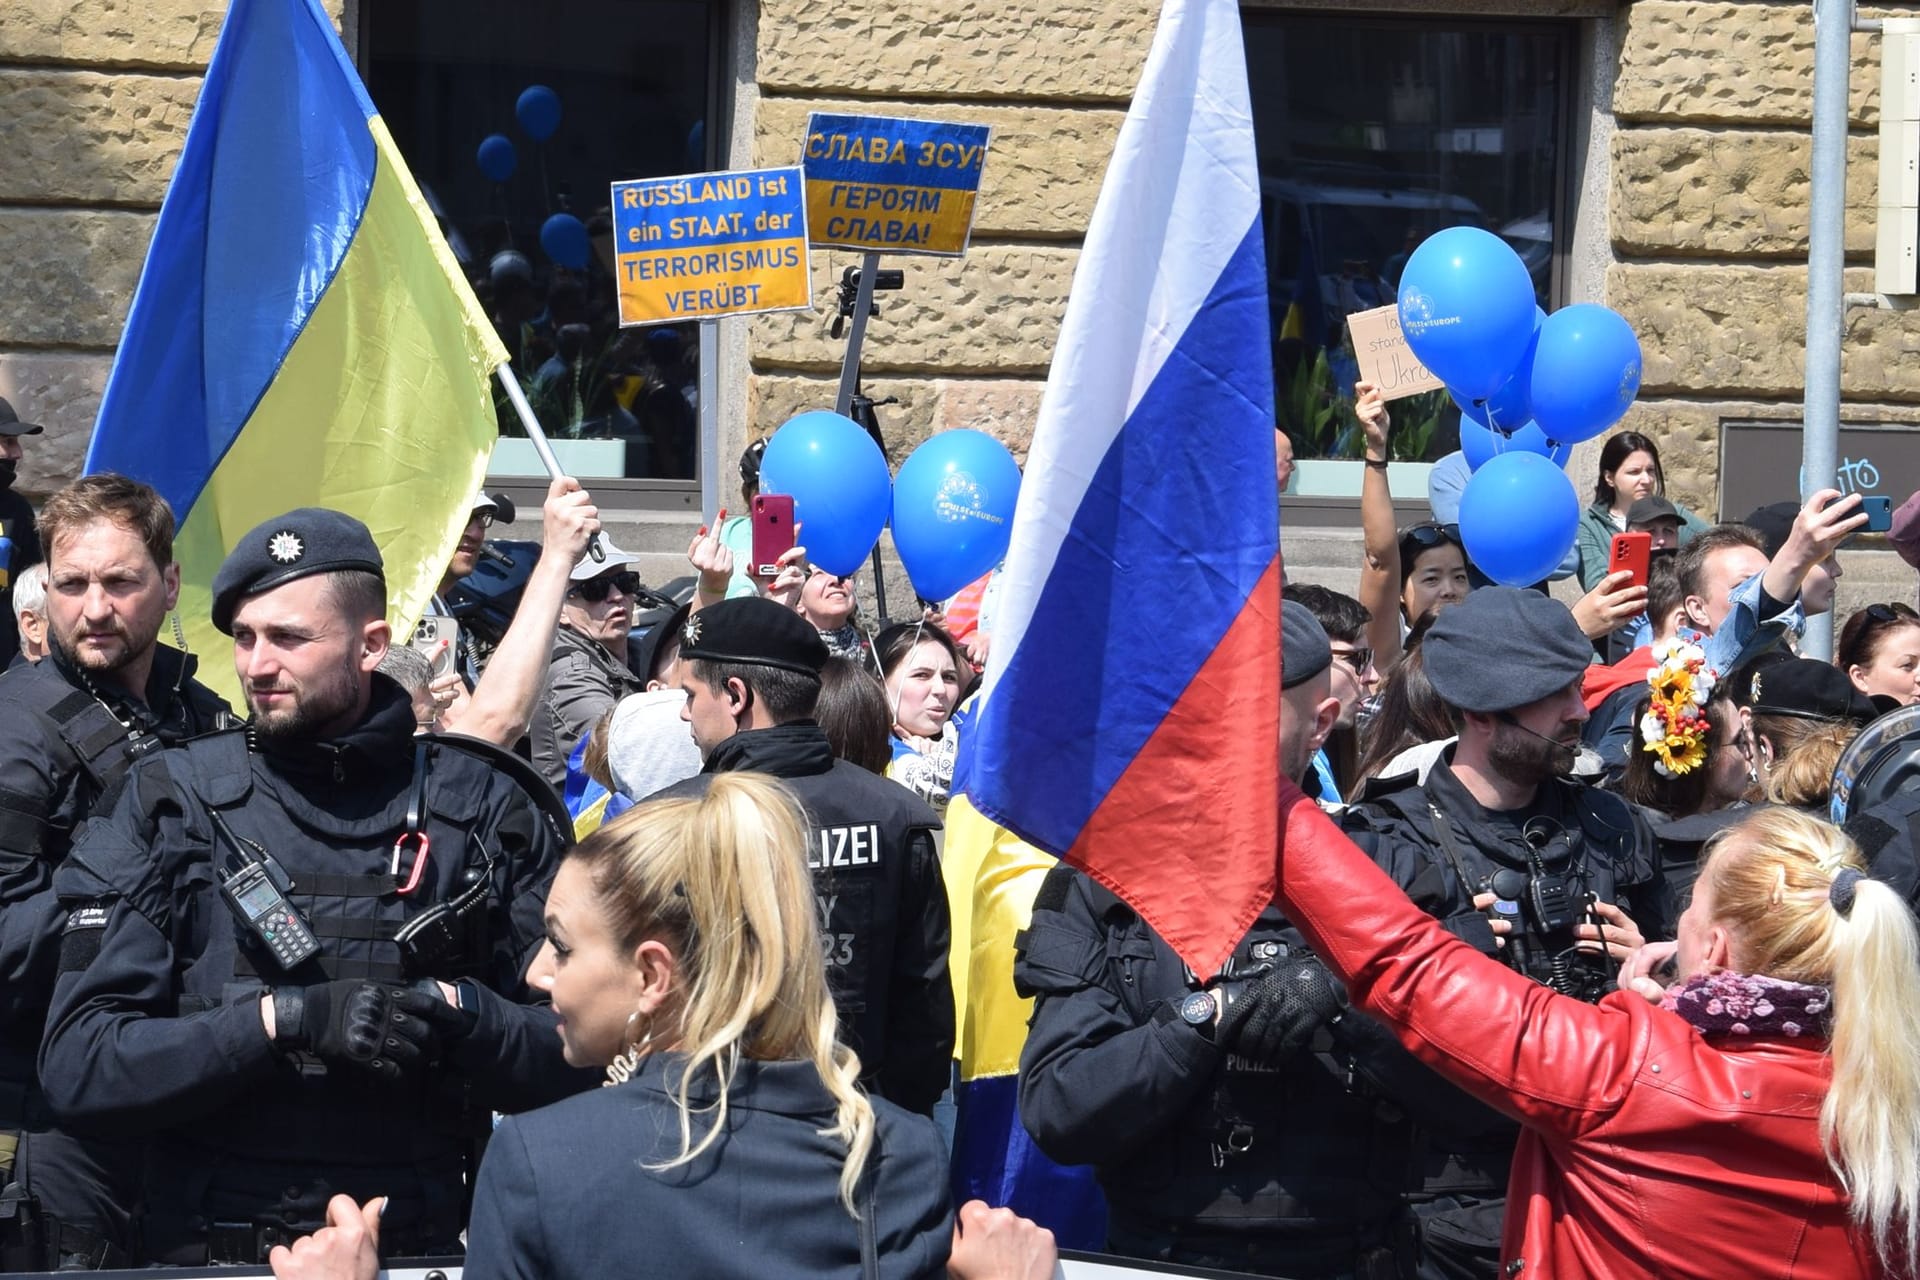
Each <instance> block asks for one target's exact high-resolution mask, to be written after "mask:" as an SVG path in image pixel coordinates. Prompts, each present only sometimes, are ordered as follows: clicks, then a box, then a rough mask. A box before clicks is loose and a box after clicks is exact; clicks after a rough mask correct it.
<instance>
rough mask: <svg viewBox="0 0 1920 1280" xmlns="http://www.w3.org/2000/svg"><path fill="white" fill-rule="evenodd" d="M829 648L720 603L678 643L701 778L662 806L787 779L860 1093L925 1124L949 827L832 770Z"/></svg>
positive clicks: (946, 1059) (944, 1000)
mask: <svg viewBox="0 0 1920 1280" xmlns="http://www.w3.org/2000/svg"><path fill="white" fill-rule="evenodd" d="M826 664H827V647H826V645H825V644H824V643H823V642H822V641H821V639H820V633H819V632H817V631H815V630H814V629H813V628H812V627H811V626H810V625H808V624H807V623H806V622H805V621H804V620H803V619H802V618H801V617H800V616H799V615H798V614H796V613H794V612H793V611H792V610H791V609H788V608H786V607H784V606H782V605H778V604H775V603H774V602H773V601H771V600H767V599H765V598H762V597H758V596H742V597H739V598H737V599H732V600H722V601H719V602H718V603H715V604H710V605H708V606H707V607H706V608H704V609H701V610H700V611H699V612H697V613H695V614H693V615H692V616H690V617H689V618H688V619H687V620H686V622H685V623H684V624H683V625H682V627H681V630H680V658H679V663H678V673H679V681H680V687H681V688H682V689H683V690H685V691H686V697H687V703H686V707H685V709H684V710H683V711H682V712H681V715H682V716H683V717H684V718H685V719H686V720H687V722H688V724H689V726H690V727H691V731H692V733H693V740H694V743H695V744H696V745H697V746H699V748H700V753H701V755H702V757H703V758H704V759H705V760H706V766H705V769H704V771H703V772H702V773H701V775H700V776H699V777H695V778H689V779H687V780H686V781H685V782H680V783H675V784H674V785H673V786H671V787H668V788H667V789H666V790H664V791H661V792H658V793H656V794H658V795H662V796H690V795H700V794H702V793H704V792H705V790H706V787H707V783H708V780H709V777H710V776H711V775H712V774H716V773H725V772H729V771H732V770H744V769H750V770H753V771H754V772H756V773H766V774H771V775H772V776H774V777H776V778H779V779H781V780H782V781H783V782H785V783H786V784H787V785H788V786H789V787H791V788H793V791H794V794H795V795H797V796H798V797H799V798H800V801H801V803H802V804H803V805H805V806H806V809H807V814H808V819H809V824H810V829H809V831H808V841H809V844H808V853H807V857H808V864H809V866H810V867H811V868H812V870H813V875H814V890H815V892H816V893H817V894H818V895H819V898H820V901H821V903H822V905H823V907H824V913H825V919H826V926H825V934H824V939H823V941H824V944H825V947H826V957H827V969H828V978H829V981H830V983H831V986H832V989H833V998H834V1004H835V1005H836V1007H837V1008H838V1009H839V1012H840V1025H841V1031H842V1034H843V1035H844V1036H845V1037H846V1040H847V1043H848V1044H850V1045H852V1046H853V1048H854V1050H855V1051H856V1052H858V1053H859V1055H860V1065H861V1068H862V1079H863V1080H864V1081H865V1082H866V1083H867V1085H868V1087H869V1088H871V1089H873V1090H874V1091H875V1092H876V1093H878V1094H880V1095H881V1096H882V1097H884V1098H887V1099H888V1100H889V1101H892V1102H895V1103H897V1104H899V1105H900V1106H903V1107H906V1108H907V1109H908V1110H911V1111H919V1112H923V1113H930V1112H931V1111H932V1110H933V1104H934V1103H935V1102H937V1101H939V1099H940V1095H941V1094H942V1093H943V1092H945V1091H946V1088H947V1085H948V1083H949V1079H950V1076H951V1066H950V1064H951V1062H952V1058H953V1040H954V1020H953V988H952V987H951V985H949V980H948V977H947V946H948V942H949V940H950V932H951V929H950V925H949V922H948V917H947V891H946V886H945V884H944V883H943V882H942V880H941V878H940V859H939V856H938V854H937V853H936V851H935V849H934V842H933V834H934V832H935V831H936V830H938V829H939V826H940V819H939V818H937V817H935V816H934V813H933V810H931V809H929V808H927V806H926V805H924V804H922V803H921V802H920V801H919V800H918V799H917V798H916V797H915V796H914V795H913V794H912V793H911V792H909V791H908V790H907V789H906V788H905V787H902V786H900V785H899V784H898V783H895V782H889V781H888V780H887V779H885V778H882V777H879V776H877V775H875V774H872V773H868V772H867V771H866V770H865V769H862V768H860V767H859V766H857V765H854V764H850V763H848V762H847V761H845V760H839V759H836V758H835V757H834V754H833V747H832V745H831V744H830V743H828V741H827V735H826V734H825V733H823V732H821V729H820V726H819V725H817V724H815V723H814V722H813V718H812V717H813V707H814V703H815V702H816V701H818V699H819V697H820V670H821V668H822V667H824V666H826Z"/></svg>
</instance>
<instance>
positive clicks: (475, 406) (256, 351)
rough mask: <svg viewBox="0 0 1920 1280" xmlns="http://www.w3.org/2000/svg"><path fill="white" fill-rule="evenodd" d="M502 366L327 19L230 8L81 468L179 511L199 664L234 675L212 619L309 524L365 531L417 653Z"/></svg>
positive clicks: (184, 602)
mask: <svg viewBox="0 0 1920 1280" xmlns="http://www.w3.org/2000/svg"><path fill="white" fill-rule="evenodd" d="M506 359H507V353H506V350H505V348H504V347H503V346H502V345H501V343H500V340H499V338H498V337H497V336H495V334H494V332H493V328H492V326H491V324H489V323H488V320H487V317H486V314H485V313H484V312H483V311H482V310H481V309H480V305H479V302H478V301H477V300H476V299H475V298H474V296H473V292H472V290H471V289H470V288H469V287H468V286H467V283H466V281H465V280H464V279H463V278H462V276H461V274H460V268H459V264H458V263H457V262H455V261H454V258H453V255H452V253H451V251H449V250H448V248H447V245H446V241H445V240H444V239H443V238H442V236H441V234H440V231H439V229H438V226H437V225H436V223H435V221H434V218H433V215H432V213H431V212H430V211H429V210H428V209H427V206H426V202H425V201H424V200H423V199H422V198H421V195H420V192H419V189H418V188H417V187H415V185H414V182H413V178H412V175H410V174H409V173H408V172H407V167H406V165H405V164H404V163H402V161H401V159H400V153H399V150H398V149H397V148H396V147H395V146H394V142H393V138H392V137H391V136H390V135H389V134H388V133H387V128H386V125H385V124H383V123H382V122H381V120H380V117H379V115H378V113H377V112H375V110H374V106H373V101H372V99H370V98H369V97H368V96H367V91H366V88H365V87H364V86H363V85H362V84H361V83H360V77H359V76H358V75H357V74H356V73H355V72H354V69H353V65H352V63H350V62H349V61H348V60H347V54H346V50H345V49H344V48H342V47H341V44H340V40H339V38H338V36H336V35H335V33H334V29H333V24H332V23H331V21H330V20H329V19H328V18H327V15H326V14H325V13H324V12H323V11H322V9H321V7H320V5H319V3H318V0H233V4H232V7H231V8H230V9H229V10H228V12H227V19H226V25H225V27H224V28H223V29H222V31H221V33H220V42H219V44H218V46H217V47H216V48H215V49H214V53H213V59H212V62H211V64H210V65H209V66H208V68H207V76H206V81H205V83H204V85H203V86H202V88H201V90H200V102H199V105H198V106H197V107H196V108H195V110H194V116H193V123H192V125H191V127H190V128H189V129H188V131H187V141H186V146H185V149H184V150H183V151H182V153H181V156H180V163H179V167H178V168H177V169H176V170H175V172H174V176H173V181H172V184H171V185H170V186H169V187H168V189H167V197H166V201H165V203H164V204H163V205H162V206H161V209H160V218H159V225H158V226H157V227H156V229H155V231H154V236H153V242H152V244H151V245H150V246H149V248H148V250H147V261H146V266H145V268H144V270H143V271H142V272H141V276H140V286H139V288H138V290H137V291H136V292H135V294H134V299H133V309H132V312H131V314H130V315H129V316H128V317H127V327H126V331H125V333H124V334H123V335H122V336H121V340H120V350H119V354H118V356H117V357H116V358H115V361H114V366H113V372H112V374H111V376H110V377H109V379H108V383H107V391H106V396H105V399H104V401H103V402H102V404H101V406H100V418H99V422H98V424H97V425H96V426H95V428H94V434H93V440H92V443H91V445H90V447H89V449H88V452H87V468H86V469H87V470H88V471H89V472H95V471H119V472H124V473H126V474H128V475H132V476H136V477H138V478H140V479H142V480H145V481H146V482H147V483H149V484H151V485H153V486H154V487H155V488H156V489H158V490H159V491H160V492H161V493H162V494H163V495H164V496H165V497H166V499H167V501H168V502H170V503H171V504H172V505H173V509H174V514H175V515H176V517H178V519H179V522H180V529H179V534H178V536H177V538H176V543H175V554H176V557H177V558H178V560H179V562H180V565H181V574H182V587H181V593H180V595H181V605H180V609H181V614H182V615H183V618H184V619H185V620H186V621H187V623H188V630H189V632H190V633H192V634H193V636H194V641H195V643H194V645H193V647H195V648H198V649H201V650H202V651H203V652H208V653H224V652H225V646H226V641H225V640H224V639H223V638H222V637H220V636H218V635H217V634H215V633H214V632H213V629H212V626H211V624H210V622H209V621H208V617H209V614H210V612H211V607H212V590H211V585H212V581H213V575H214V571H215V570H216V569H217V568H218V567H219V565H220V562H221V560H222V559H224V558H225V556H226V554H227V553H228V552H229V551H230V550H232V549H233V546H234V543H235V541H236V540H237V539H238V538H239V537H240V536H241V535H242V534H244V533H245V532H246V531H247V530H248V529H250V528H252V527H253V526H254V525H256V524H258V523H260V522H261V521H263V520H267V519H270V518H271V517H273V516H275V515H278V514H280V513H281V512H283V511H287V510H289V509H291V508H293V507H300V506H324V507H332V508H335V509H337V510H340V511H345V512H347V513H349V514H351V515H354V516H357V517H358V518H360V519H361V520H364V521H365V522H366V523H367V525H368V527H369V528H371V529H372V531H373V535H374V538H375V540H376V541H377V542H378V543H379V545H380V549H381V552H382V553H383V554H384V556H385V558H386V565H387V587H388V593H389V597H390V603H389V606H388V607H389V611H390V616H391V618H392V620H393V622H394V623H395V626H396V629H397V630H399V631H400V633H402V634H405V633H406V632H407V631H409V630H410V629H411V628H412V626H413V623H414V622H415V620H417V619H418V618H419V616H420V614H421V612H422V611H423V610H424V608H425V606H426V603H427V601H428V599H429V597H430V596H431V594H432V592H433V589H434V587H435V585H436V584H437V583H438V581H439V578H440V575H441V574H442V573H443V572H444V571H445V568H446V564H447V560H448V558H449V557H450V556H451V554H452V552H453V548H454V545H455V543H456V541H457V540H458V538H459V536H460V531H461V529H462V528H463V526H464V525H465V523H466V520H467V515H468V512H469V509H470V507H471V504H472V501H473V495H474V493H475V491H476V490H477V489H478V488H479V485H480V483H481V480H482V479H483V477H484V475H485V471H486V461H487V457H488V454H489V451H490V450H491V448H492V446H493V442H494V439H495V436H496V434H497V429H496V426H495V418H494V411H493V398H492V394H491V389H490V386H489V381H488V380H489V378H490V377H491V375H492V372H493V370H494V369H495V368H496V367H497V366H499V365H500V364H502V363H504V362H505V361H506ZM210 676H211V677H212V678H213V679H214V680H220V679H221V678H222V677H229V678H230V676H231V671H230V669H229V668H228V666H227V664H226V663H224V662H211V663H208V664H206V666H204V667H202V669H201V677H202V678H203V679H206V678H208V677H210Z"/></svg>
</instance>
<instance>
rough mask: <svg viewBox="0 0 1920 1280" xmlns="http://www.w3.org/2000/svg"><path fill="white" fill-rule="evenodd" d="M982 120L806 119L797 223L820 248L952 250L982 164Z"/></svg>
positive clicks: (948, 253)
mask: <svg viewBox="0 0 1920 1280" xmlns="http://www.w3.org/2000/svg"><path fill="white" fill-rule="evenodd" d="M991 134H992V130H991V128H990V127H989V126H987V125H984V124H946V123H942V122H940V121H937V120H902V119H897V118H894V117H891V116H839V115H827V114H824V113H822V112H817V111H816V112H815V113H814V114H813V115H811V116H809V117H808V118H807V144H806V148H805V151H804V153H803V154H804V159H803V160H802V162H801V163H802V165H803V167H804V168H805V169H806V174H807V227H808V230H809V231H810V232H811V233H812V235H813V243H814V244H816V245H819V246H821V247H822V248H834V249H864V250H868V251H870V252H873V253H924V254H935V255H938V256H940V257H947V258H957V257H960V256H962V255H963V254H965V253H966V251H967V237H968V236H969V235H971V234H972V231H973V204H974V200H975V198H976V197H977V196H978V195H979V193H980V174H981V172H982V171H983V170H984V169H985V168H986V161H987V142H988V139H989V137H990V135H991Z"/></svg>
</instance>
